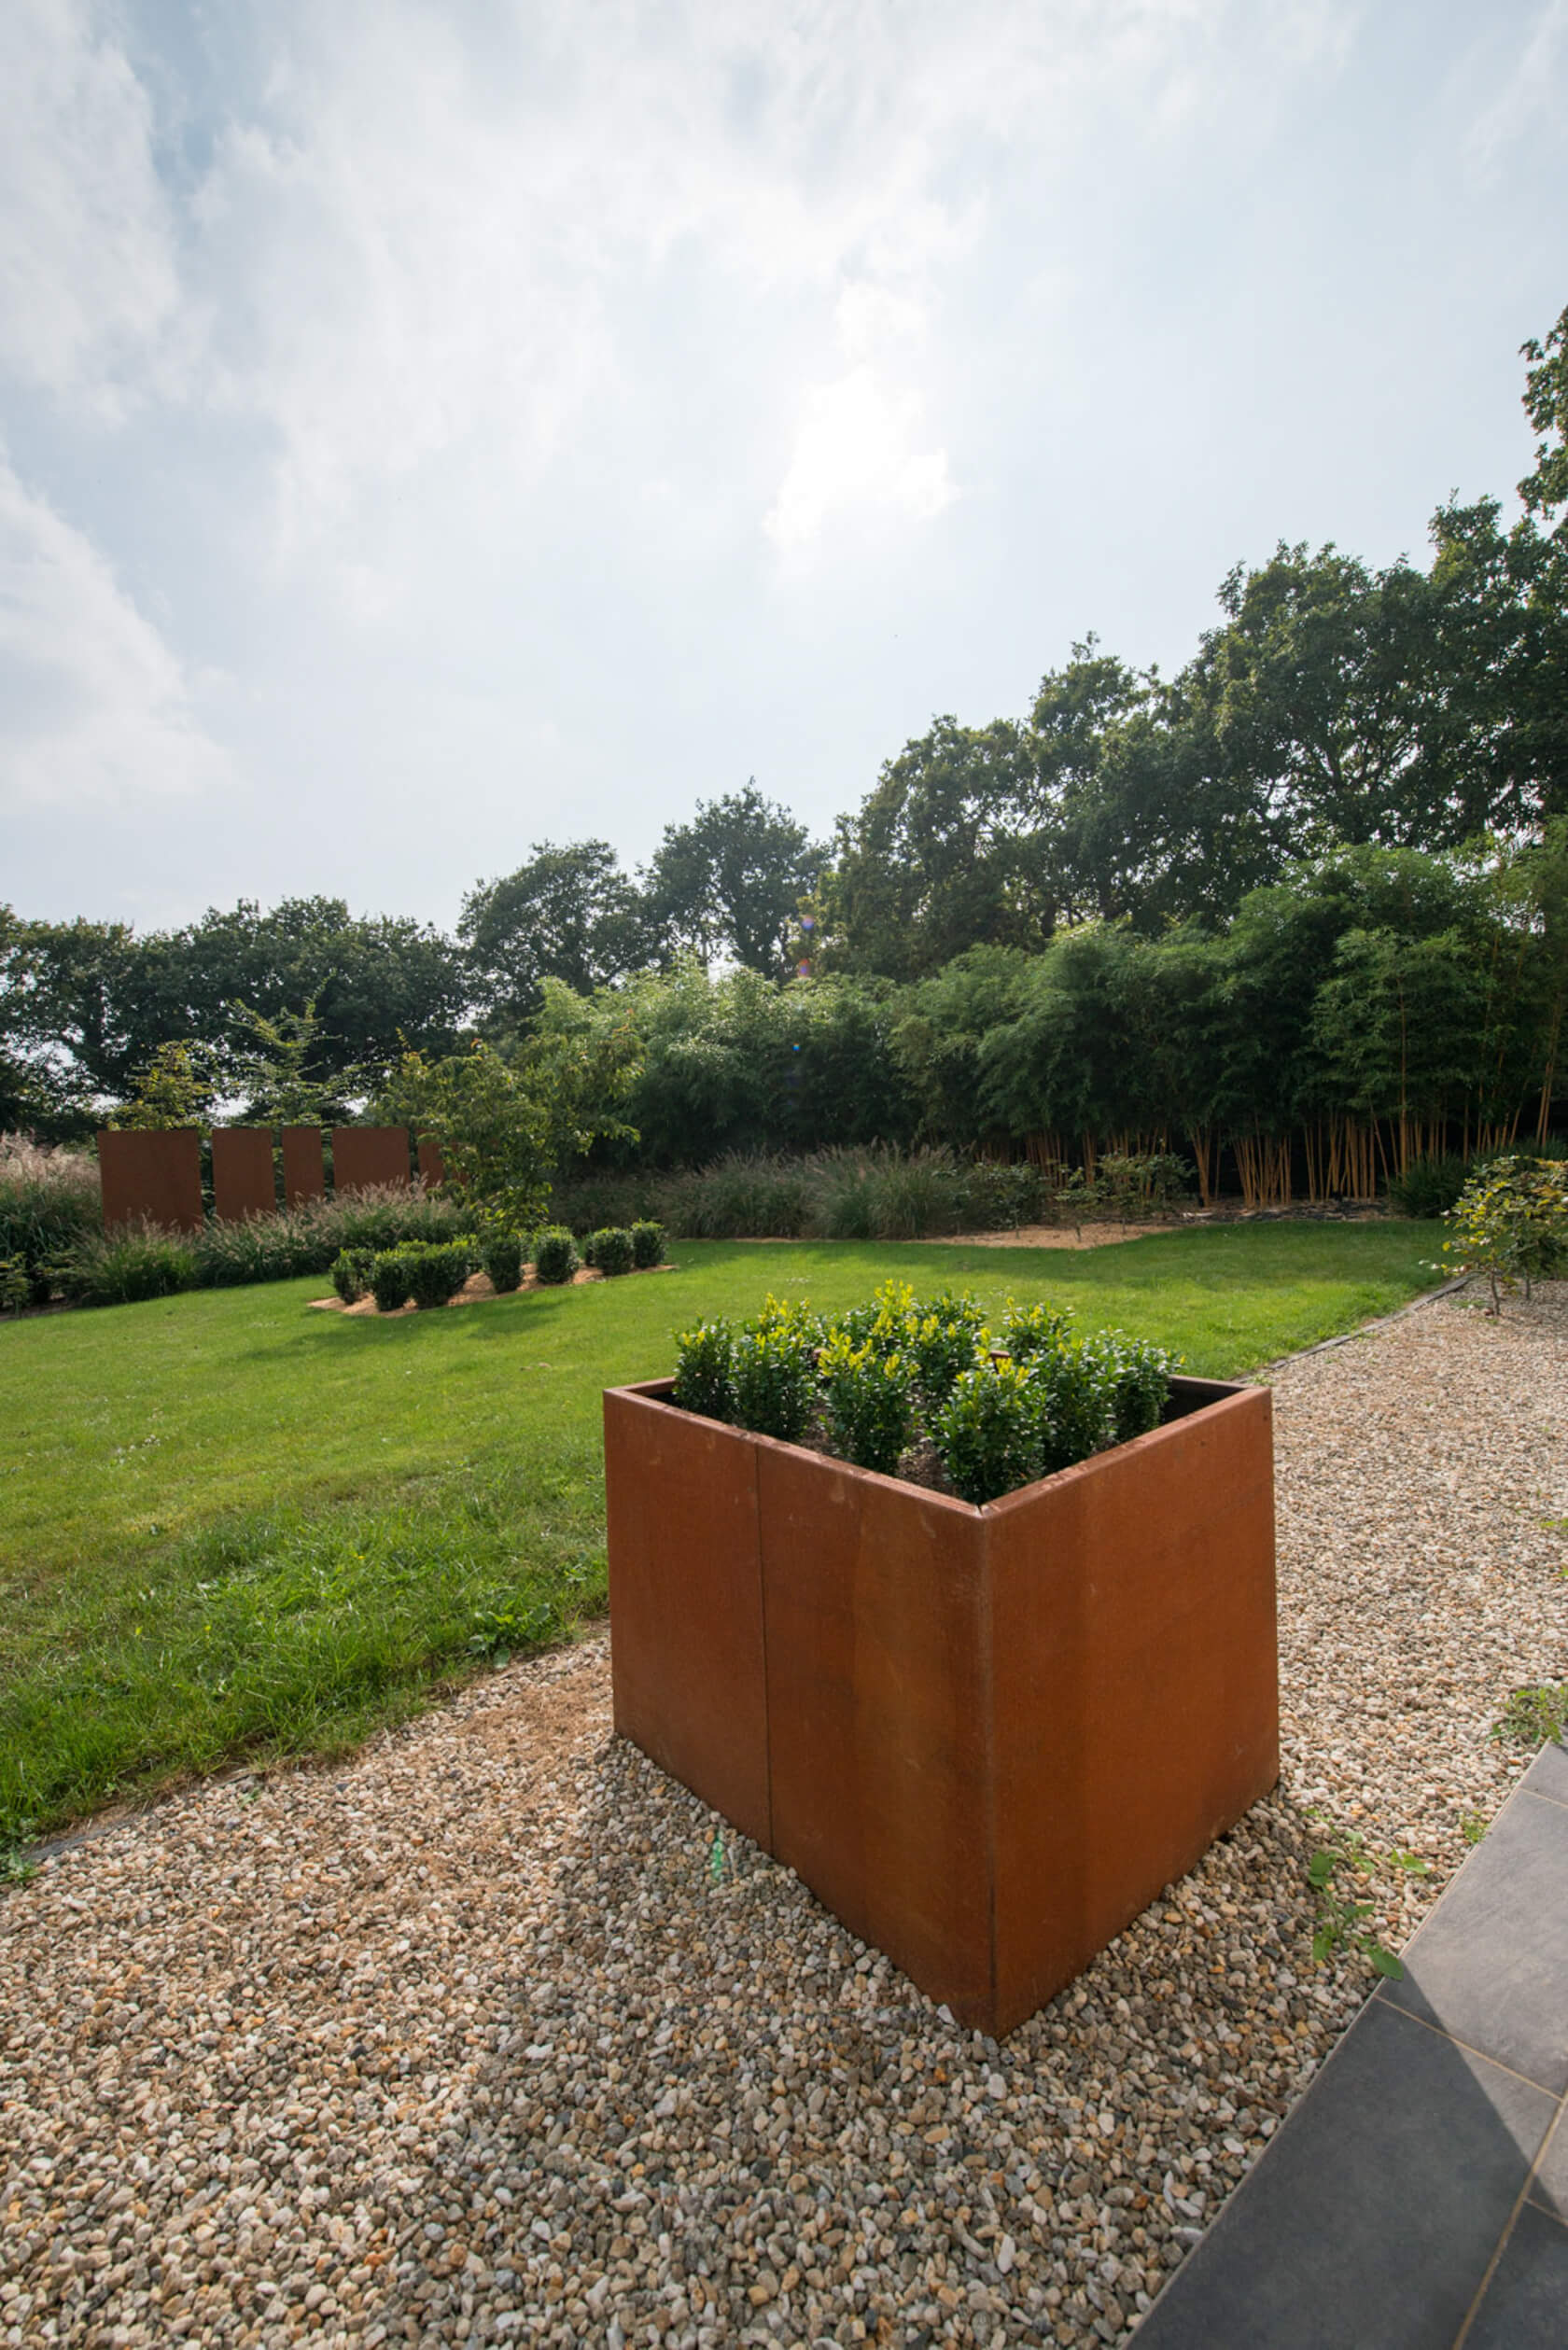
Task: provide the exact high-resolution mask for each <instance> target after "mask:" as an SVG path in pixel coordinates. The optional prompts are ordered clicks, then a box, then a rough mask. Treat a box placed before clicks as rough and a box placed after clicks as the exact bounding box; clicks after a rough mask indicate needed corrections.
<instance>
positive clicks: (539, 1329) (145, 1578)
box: [0, 1224, 1436, 1846]
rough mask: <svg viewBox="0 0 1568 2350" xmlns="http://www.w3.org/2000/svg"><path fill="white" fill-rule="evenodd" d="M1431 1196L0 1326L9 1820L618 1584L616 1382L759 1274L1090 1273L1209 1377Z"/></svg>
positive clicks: (67, 1801)
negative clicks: (542, 1285) (1154, 1225)
mask: <svg viewBox="0 0 1568 2350" xmlns="http://www.w3.org/2000/svg"><path fill="white" fill-rule="evenodd" d="M1435 1253H1436V1246H1435V1231H1434V1228H1433V1227H1431V1226H1423V1225H1420V1224H1361V1225H1350V1226H1335V1225H1315V1224H1248V1225H1240V1226H1233V1227H1229V1228H1225V1227H1206V1228H1199V1229H1196V1230H1192V1231H1185V1232H1181V1233H1172V1234H1169V1235H1163V1236H1160V1237H1158V1238H1150V1239H1145V1240H1135V1241H1129V1242H1126V1243H1123V1244H1121V1245H1119V1246H1117V1247H1115V1248H1108V1249H1104V1250H1098V1251H1095V1252H1085V1253H1083V1254H1076V1253H1071V1252H1065V1251H1052V1252H1039V1251H1034V1250H1028V1249H991V1248H958V1247H949V1246H940V1247H928V1246H919V1245H905V1246H898V1245H894V1244H883V1245H878V1244H867V1245H858V1244H828V1243H823V1244H820V1245H817V1244H806V1245H802V1246H797V1247H784V1246H777V1245H773V1244H768V1243H763V1244H759V1245H752V1244H748V1243H744V1242H727V1243H726V1242H707V1243H702V1242H684V1243H681V1244H679V1246H678V1247H677V1249H676V1251H675V1255H676V1259H677V1263H676V1266H675V1268H674V1269H673V1270H671V1271H669V1272H667V1273H662V1274H657V1275H647V1276H642V1277H638V1278H634V1279H632V1280H623V1281H616V1282H607V1283H605V1284H603V1285H602V1286H600V1285H595V1286H593V1287H589V1288H583V1289H573V1290H565V1291H546V1292H533V1293H529V1294H526V1295H521V1296H518V1297H515V1298H508V1299H504V1300H502V1301H500V1302H498V1303H497V1304H494V1305H487V1306H483V1307H478V1308H458V1309H455V1310H453V1311H451V1312H444V1313H429V1314H421V1315H417V1316H409V1317H406V1318H403V1319H399V1320H396V1321H391V1322H375V1321H371V1320H363V1321H359V1320H350V1319H345V1318H343V1317H341V1316H338V1315H335V1314H334V1315H329V1314H318V1313H312V1312H310V1311H308V1310H307V1300H309V1299H310V1298H311V1297H312V1296H315V1295H319V1294H321V1292H322V1289H323V1286H324V1285H323V1283H322V1282H321V1280H319V1279H314V1280H298V1281H287V1282H280V1283H278V1284H276V1285H274V1286H272V1287H268V1288H259V1289H258V1288H251V1289H244V1290H229V1291H222V1290H219V1291H203V1292H197V1293H194V1294H187V1295H184V1296H179V1297H171V1298H163V1299H159V1300H156V1301H154V1302H152V1303H149V1304H147V1305H142V1306H123V1307H118V1308H111V1309H108V1310H105V1311H100V1312H91V1313H89V1312H83V1313H77V1314H71V1315H58V1316H52V1317H47V1318H42V1319H39V1320H35V1321H31V1322H21V1323H13V1324H10V1325H7V1326H5V1327H3V1328H0V1525H3V1527H4V1533H3V1535H0V1846H3V1845H4V1844H5V1843H6V1842H7V1840H15V1839H18V1838H21V1837H23V1836H25V1835H27V1834H30V1833H33V1832H35V1831H36V1830H37V1829H40V1828H43V1827H47V1826H50V1825H55V1824H57V1823H59V1822H61V1821H63V1820H65V1819H68V1818H71V1817H73V1816H75V1815H76V1814H77V1813H79V1812H82V1811H89V1810H91V1809H92V1808H93V1807H94V1806H96V1805H99V1804H101V1803H103V1802H105V1801H106V1800H109V1799H111V1798H112V1797H116V1796H122V1795H126V1794H129V1793H134V1792H143V1791H146V1790H147V1789H149V1788H151V1787H154V1786H156V1785H159V1784H161V1783H168V1782H170V1781H171V1780H173V1779H175V1778H177V1777H179V1776H180V1775H182V1774H185V1773H189V1772H192V1771H202V1770H207V1769H213V1768H214V1767H215V1766H217V1765H218V1764H220V1763H222V1762H225V1761H230V1760H233V1759H234V1758H236V1757H239V1756H245V1755H249V1756H262V1757H272V1756H284V1755H297V1754H301V1753H308V1752H313V1751H314V1752H332V1751H336V1750H338V1749H341V1748H342V1747H343V1746H344V1745H345V1744H347V1743H349V1742H352V1741H353V1740H355V1739H357V1738H358V1737H360V1736H362V1735H363V1734H364V1733H365V1732H366V1731H367V1730H368V1729H370V1728H373V1727H375V1726H376V1725H378V1724H380V1723H383V1722H385V1721H387V1720H389V1719H394V1718H396V1717H397V1716H398V1715H399V1714H402V1713H405V1712H407V1711H409V1710H411V1709H412V1708H413V1707H414V1706H417V1705H418V1704H419V1703H420V1702H422V1701H423V1700H424V1698H425V1696H426V1695H427V1693H428V1691H429V1689H430V1688H431V1687H432V1686H436V1685H437V1684H439V1683H441V1682H442V1681H449V1680H450V1679H451V1678H453V1677H455V1675H457V1674H459V1673H461V1672H465V1671H472V1670H476V1669H478V1668H479V1667H480V1666H481V1665H482V1664H483V1663H484V1662H485V1661H487V1660H489V1659H492V1658H495V1657H497V1656H498V1655H502V1654H508V1653H511V1651H513V1650H516V1649H523V1648H531V1647H537V1646H539V1645H542V1644H547V1643H549V1642H551V1641H553V1640H556V1639H560V1638H562V1637H565V1636H566V1635H567V1634H568V1633H569V1631H570V1630H571V1629H572V1627H573V1625H574V1624H575V1623H576V1622H577V1621H578V1620H580V1619H581V1618H582V1617H584V1616H592V1615H594V1614H595V1613H596V1612H597V1611H599V1610H600V1609H601V1608H602V1605H603V1601H604V1528H603V1479H602V1470H601V1462H600V1446H599V1392H600V1390H601V1389H602V1388H604V1387H607V1386H613V1385H617V1384H619V1383H621V1382H623V1381H625V1380H629V1379H636V1378H649V1377H652V1376H655V1375H657V1374H658V1373H660V1372H662V1371H664V1370H665V1369H667V1368H669V1367H670V1365H671V1362H672V1356H673V1350H672V1347H671V1343H670V1334H671V1332H672V1330H674V1329H675V1328H677V1327H684V1326H685V1325H686V1324H688V1323H690V1322H694V1321H697V1320H699V1319H701V1318H702V1317H703V1316H705V1315H711V1314H715V1313H730V1314H744V1313H748V1312H750V1311H752V1310H754V1309H755V1308H757V1307H758V1306H760V1305H761V1303H762V1300H763V1296H764V1294H766V1293H767V1292H768V1291H769V1290H773V1291H775V1292H777V1293H778V1294H781V1295H790V1296H795V1297H801V1296H806V1297H809V1298H810V1299H811V1300H812V1302H813V1303H814V1304H816V1305H818V1306H820V1307H823V1308H837V1307H842V1306H846V1305H849V1304H851V1303H853V1302H854V1301H855V1300H857V1299H859V1298H861V1297H864V1296H865V1295H866V1294H868V1293H869V1292H870V1290H871V1289H872V1288H873V1287H875V1284H876V1283H877V1282H879V1281H882V1280H887V1279H889V1277H896V1278H898V1279H900V1280H908V1281H911V1282H913V1283H914V1284H915V1285H916V1286H917V1289H919V1290H922V1291H924V1290H931V1289H935V1288H937V1287H939V1286H941V1285H942V1283H943V1282H945V1281H952V1282H954V1283H956V1284H957V1283H961V1284H965V1285H968V1286H970V1287H972V1288H973V1289H975V1290H976V1291H978V1292H979V1294H981V1296H982V1297H983V1298H984V1299H985V1300H986V1301H987V1304H990V1305H993V1306H997V1307H1000V1305H1001V1302H1002V1300H1003V1299H1004V1298H1005V1297H1006V1296H1007V1295H1008V1294H1015V1295H1017V1296H1019V1297H1021V1298H1035V1297H1050V1298H1054V1299H1057V1300H1059V1301H1061V1302H1064V1303H1070V1304H1071V1305H1073V1306H1074V1307H1075V1308H1077V1311H1078V1316H1079V1320H1080V1322H1081V1323H1082V1324H1083V1325H1084V1326H1086V1327H1098V1326H1099V1325H1100V1324H1103V1323H1119V1324H1120V1325H1122V1326H1123V1327H1124V1328H1126V1329H1127V1330H1129V1331H1131V1332H1134V1333H1136V1334H1137V1335H1138V1336H1144V1337H1149V1338H1153V1339H1155V1340H1157V1341H1158V1342H1160V1343H1161V1344H1163V1345H1166V1346H1169V1347H1171V1348H1173V1349H1174V1350H1177V1351H1178V1352H1180V1353H1181V1354H1183V1356H1184V1357H1185V1359H1186V1364H1187V1367H1188V1368H1189V1369H1190V1370H1193V1371H1195V1372H1200V1373H1204V1374H1207V1375H1210V1376H1213V1377H1226V1376H1231V1375H1234V1374H1237V1373H1239V1372H1242V1371H1245V1370H1249V1369H1252V1368H1253V1367H1255V1366H1256V1365H1257V1364H1262V1363H1266V1362H1268V1361H1271V1360H1273V1359H1274V1358H1275V1357H1277V1356H1280V1355H1282V1354H1286V1353H1289V1352H1292V1351H1294V1350H1295V1349H1297V1348H1300V1347H1304V1346H1308V1345H1310V1344H1311V1343H1312V1342H1313V1341H1314V1340H1315V1339H1318V1338H1322V1337H1326V1336H1331V1335H1332V1334H1334V1333H1335V1332H1337V1331H1341V1330H1345V1329H1348V1328H1350V1327H1351V1326H1353V1324H1354V1323H1356V1322H1359V1321H1361V1320H1364V1319H1365V1318H1366V1317H1367V1316H1369V1315H1373V1314H1377V1313H1381V1312H1385V1311H1387V1310H1388V1309H1390V1308H1392V1307H1393V1306H1396V1305H1398V1304H1400V1303H1402V1302H1403V1301H1404V1300H1405V1299H1406V1298H1407V1297H1410V1296H1412V1295H1414V1294H1416V1293H1417V1292H1418V1291H1419V1290H1421V1288H1422V1287H1424V1286H1426V1285H1427V1284H1428V1283H1429V1282H1430V1281H1431V1280H1433V1278H1434V1276H1433V1275H1432V1273H1431V1272H1430V1270H1429V1269H1428V1267H1427V1265H1426V1263H1425V1260H1427V1259H1430V1258H1431V1257H1433V1256H1435Z"/></svg>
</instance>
